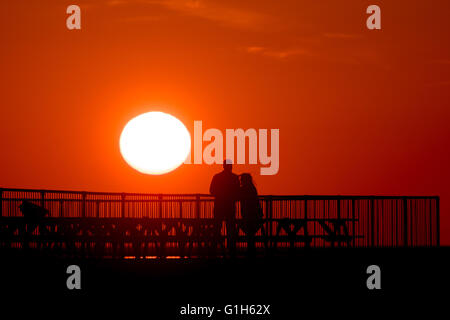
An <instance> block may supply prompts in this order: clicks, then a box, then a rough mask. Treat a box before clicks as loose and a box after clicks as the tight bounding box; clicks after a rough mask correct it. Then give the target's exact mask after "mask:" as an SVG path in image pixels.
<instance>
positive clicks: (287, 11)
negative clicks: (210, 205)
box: [0, 0, 450, 244]
mask: <svg viewBox="0 0 450 320" xmlns="http://www.w3.org/2000/svg"><path fill="white" fill-rule="evenodd" d="M70 4H77V5H79V6H80V7H81V10H82V30H79V31H69V30H67V28H66V24H65V20H66V17H67V14H66V13H65V11H66V8H67V6H68V5H70ZM370 4H378V5H379V6H380V7H381V11H382V30H381V31H369V30H367V29H366V27H365V20H366V17H367V15H366V14H365V9H366V8H367V6H368V5H370ZM449 10H450V2H449V1H446V0H443V1H422V0H421V1H376V2H371V1H344V2H343V1H329V0H326V1H300V0H295V1H262V0H257V1H256V0H255V1H243V0H239V1H237V0H233V1H230V0H227V1H224V0H222V1H217V0H216V1H189V0H168V1H162V0H154V1H152V0H148V1H144V0H128V1H126V0H123V1H121V0H116V1H113V0H110V1H100V0H97V1H86V0H83V1H81V0H76V1H70V2H66V1H54V0H53V1H50V0H46V1H43V0H40V1H34V0H33V1H12V0H3V1H1V2H0V39H1V40H2V50H1V51H0V66H1V73H0V81H1V86H0V96H1V109H0V110H1V111H0V137H1V138H0V141H1V146H0V147H1V148H0V150H1V156H0V185H1V186H3V187H24V188H51V189H74V190H92V191H128V192H155V193H165V192H171V193H177V192H185V193H195V192H200V193H206V192H207V191H208V187H209V182H210V178H211V176H212V174H213V173H214V172H216V171H217V170H218V169H219V168H218V167H217V166H207V165H184V166H182V167H180V168H179V169H177V170H175V171H174V172H171V173H169V174H166V175H162V176H148V175H143V174H140V173H138V172H137V171H135V170H133V169H132V168H131V167H129V166H128V165H127V164H126V163H125V161H124V160H123V159H122V157H121V155H120V153H119V144H118V139H119V135H120V132H121V130H122V128H123V126H124V125H125V124H126V123H127V121H128V120H130V119H131V118H132V117H134V116H136V115H138V114H140V113H143V112H147V111H152V110H161V111H165V112H168V113H171V114H173V115H174V116H176V117H178V118H179V119H180V120H181V121H183V122H184V123H185V124H186V126H187V127H188V129H189V130H191V133H192V126H193V121H194V120H202V121H203V126H204V129H208V128H218V129H221V130H225V129H226V128H239V127H242V128H244V129H245V128H269V129H270V128H279V129H280V171H279V173H278V174H277V175H275V176H260V175H259V174H258V173H259V166H251V167H248V166H236V171H238V172H243V171H250V172H252V173H253V174H254V175H255V179H256V183H257V186H258V189H259V191H260V193H262V194H401V195H412V194H414V195H439V196H441V223H442V240H443V243H445V244H450V215H449V213H448V212H449V210H450V184H449V181H450V169H449V164H450V151H449V143H448V141H449V138H450V126H449V125H448V121H449V120H450V108H449V107H450V106H449V101H450V100H449V96H450V92H449V89H450V43H449V41H448V39H450V28H449V27H448V12H449Z"/></svg>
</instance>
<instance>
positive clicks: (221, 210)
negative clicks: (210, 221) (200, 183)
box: [209, 159, 239, 257]
mask: <svg viewBox="0 0 450 320" xmlns="http://www.w3.org/2000/svg"><path fill="white" fill-rule="evenodd" d="M232 171H233V165H232V162H231V160H228V159H227V160H224V162H223V171H222V172H220V173H218V174H216V175H215V176H214V177H213V179H212V181H211V186H210V188H209V192H210V193H211V194H212V195H213V196H214V219H215V225H216V226H215V228H216V231H215V233H216V241H217V240H218V238H219V237H220V236H221V232H220V231H221V229H222V222H223V221H225V225H226V234H227V247H228V249H229V251H230V255H231V256H233V257H234V256H235V253H236V233H237V230H236V201H237V200H238V196H239V176H238V175H236V174H234V173H233V172H232ZM216 249H217V243H215V244H214V250H216Z"/></svg>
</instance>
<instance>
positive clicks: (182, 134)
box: [120, 112, 191, 174]
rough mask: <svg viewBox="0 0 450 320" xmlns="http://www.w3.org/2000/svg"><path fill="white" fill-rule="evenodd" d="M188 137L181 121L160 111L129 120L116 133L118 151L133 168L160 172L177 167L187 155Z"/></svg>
mask: <svg viewBox="0 0 450 320" xmlns="http://www.w3.org/2000/svg"><path fill="white" fill-rule="evenodd" d="M190 148H191V137H190V135H189V132H188V130H187V129H186V127H185V126H184V124H183V123H182V122H181V121H180V120H178V119H177V118H175V117H173V116H171V115H169V114H166V113H163V112H148V113H144V114H141V115H139V116H137V117H136V118H133V119H132V120H130V121H129V122H128V123H127V125H126V126H125V128H124V129H123V131H122V134H121V136H120V152H121V153H122V156H123V158H124V159H125V161H126V162H127V163H128V164H129V165H130V166H131V167H133V168H134V169H136V170H137V171H139V172H142V173H146V174H163V173H167V172H170V171H172V170H174V169H176V168H177V167H178V166H180V165H181V164H182V163H183V161H184V160H185V159H186V157H187V156H188V154H189V150H190Z"/></svg>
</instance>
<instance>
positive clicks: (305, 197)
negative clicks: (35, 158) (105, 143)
mask: <svg viewBox="0 0 450 320" xmlns="http://www.w3.org/2000/svg"><path fill="white" fill-rule="evenodd" d="M0 191H9V192H35V193H59V194H72V195H74V194H78V195H83V194H85V195H104V196H162V197H175V196H176V197H202V198H211V199H212V196H211V195H210V194H203V193H192V194H187V193H186V194H184V193H170V194H169V193H164V194H159V193H131V192H98V191H75V190H51V189H24V188H0ZM260 198H261V199H263V200H371V199H373V200H383V199H434V200H438V199H439V196H437V195H433V196H418V195H411V196H404V195H260ZM136 201H138V200H136Z"/></svg>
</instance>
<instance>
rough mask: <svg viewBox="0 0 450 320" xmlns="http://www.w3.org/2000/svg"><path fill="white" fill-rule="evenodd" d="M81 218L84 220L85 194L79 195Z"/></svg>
mask: <svg viewBox="0 0 450 320" xmlns="http://www.w3.org/2000/svg"><path fill="white" fill-rule="evenodd" d="M81 217H83V218H86V192H82V193H81Z"/></svg>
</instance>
